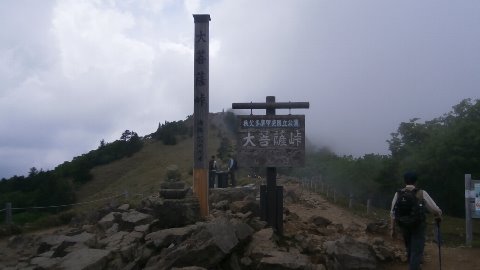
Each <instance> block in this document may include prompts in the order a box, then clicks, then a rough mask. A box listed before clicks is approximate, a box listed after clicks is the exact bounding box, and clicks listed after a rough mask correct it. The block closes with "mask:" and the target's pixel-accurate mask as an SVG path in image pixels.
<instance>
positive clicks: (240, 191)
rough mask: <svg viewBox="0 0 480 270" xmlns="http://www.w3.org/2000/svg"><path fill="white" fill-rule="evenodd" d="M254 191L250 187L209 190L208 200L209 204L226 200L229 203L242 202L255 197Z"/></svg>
mask: <svg viewBox="0 0 480 270" xmlns="http://www.w3.org/2000/svg"><path fill="white" fill-rule="evenodd" d="M255 192H256V191H255V189H254V188H252V187H236V188H222V189H211V190H210V194H209V197H208V200H209V202H210V204H213V203H218V202H220V201H224V200H227V201H228V202H229V203H231V202H235V201H243V200H244V199H245V198H247V197H252V196H253V197H255Z"/></svg>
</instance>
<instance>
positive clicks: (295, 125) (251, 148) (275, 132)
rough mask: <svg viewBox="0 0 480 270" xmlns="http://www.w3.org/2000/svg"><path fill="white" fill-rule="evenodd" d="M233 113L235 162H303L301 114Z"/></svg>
mask: <svg viewBox="0 0 480 270" xmlns="http://www.w3.org/2000/svg"><path fill="white" fill-rule="evenodd" d="M237 117H238V124H239V127H238V132H237V154H238V156H237V160H238V164H239V166H242V167H299V166H304V164H305V116H304V115H240V116H237Z"/></svg>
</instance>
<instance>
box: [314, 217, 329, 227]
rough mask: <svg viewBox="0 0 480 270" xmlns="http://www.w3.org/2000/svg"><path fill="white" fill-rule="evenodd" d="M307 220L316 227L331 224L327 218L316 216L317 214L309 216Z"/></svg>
mask: <svg viewBox="0 0 480 270" xmlns="http://www.w3.org/2000/svg"><path fill="white" fill-rule="evenodd" d="M308 222H309V223H311V224H314V225H315V226H318V227H327V226H328V225H330V224H332V221H331V220H329V219H328V218H325V217H322V216H318V215H314V216H311V217H310V218H309V219H308Z"/></svg>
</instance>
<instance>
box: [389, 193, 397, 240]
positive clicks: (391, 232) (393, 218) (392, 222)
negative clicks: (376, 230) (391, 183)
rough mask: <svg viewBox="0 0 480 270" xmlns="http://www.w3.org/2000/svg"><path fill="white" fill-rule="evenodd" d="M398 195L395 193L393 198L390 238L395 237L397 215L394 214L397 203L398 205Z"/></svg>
mask: <svg viewBox="0 0 480 270" xmlns="http://www.w3.org/2000/svg"><path fill="white" fill-rule="evenodd" d="M397 194H398V193H395V196H393V200H392V206H391V208H390V236H391V237H394V236H395V213H394V212H393V210H394V207H395V203H397Z"/></svg>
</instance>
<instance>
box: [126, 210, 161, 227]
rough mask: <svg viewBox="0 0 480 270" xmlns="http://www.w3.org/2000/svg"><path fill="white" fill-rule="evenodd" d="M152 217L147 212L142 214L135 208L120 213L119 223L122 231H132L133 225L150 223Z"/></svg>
mask: <svg viewBox="0 0 480 270" xmlns="http://www.w3.org/2000/svg"><path fill="white" fill-rule="evenodd" d="M152 220H153V217H152V216H151V215H149V214H144V213H141V212H138V211H135V210H130V211H128V212H125V213H122V216H121V219H120V222H119V225H120V230H122V231H132V230H133V229H134V228H135V226H139V225H145V224H148V223H150V222H151V221H152Z"/></svg>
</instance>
